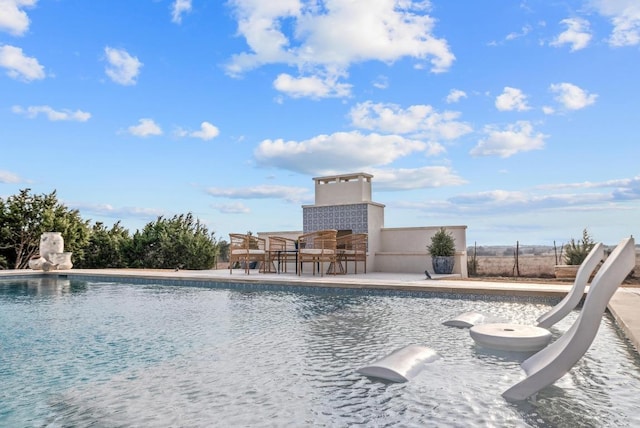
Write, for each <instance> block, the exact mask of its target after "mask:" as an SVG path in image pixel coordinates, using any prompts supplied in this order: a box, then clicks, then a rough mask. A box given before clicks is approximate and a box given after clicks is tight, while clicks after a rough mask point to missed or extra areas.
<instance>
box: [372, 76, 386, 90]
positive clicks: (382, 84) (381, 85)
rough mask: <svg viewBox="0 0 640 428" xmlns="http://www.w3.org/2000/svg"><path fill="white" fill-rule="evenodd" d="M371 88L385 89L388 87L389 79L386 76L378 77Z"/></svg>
mask: <svg viewBox="0 0 640 428" xmlns="http://www.w3.org/2000/svg"><path fill="white" fill-rule="evenodd" d="M373 87H374V88H378V89H387V88H388V87H389V78H388V77H387V76H378V77H376V80H374V81H373Z"/></svg>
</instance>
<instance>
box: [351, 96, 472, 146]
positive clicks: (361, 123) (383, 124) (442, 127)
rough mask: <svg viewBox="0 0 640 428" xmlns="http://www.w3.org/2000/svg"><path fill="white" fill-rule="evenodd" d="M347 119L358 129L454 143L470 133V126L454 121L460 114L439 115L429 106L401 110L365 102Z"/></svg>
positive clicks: (447, 112)
mask: <svg viewBox="0 0 640 428" xmlns="http://www.w3.org/2000/svg"><path fill="white" fill-rule="evenodd" d="M349 116H350V118H351V123H352V125H353V126H355V127H357V128H362V129H369V130H374V131H381V132H391V133H397V134H415V133H422V134H425V135H426V136H427V137H428V138H431V139H434V140H439V139H444V140H454V139H456V138H459V137H460V136H462V135H465V134H468V133H469V132H471V131H472V128H471V126H469V125H468V124H466V123H464V122H460V121H458V120H457V119H458V118H459V117H460V113H459V112H453V111H444V112H442V113H439V112H437V111H436V110H435V109H434V108H433V107H432V106H430V105H422V104H418V105H413V106H409V107H408V108H406V109H403V108H401V107H400V106H398V105H396V104H384V103H373V102H371V101H366V102H363V103H359V104H356V105H355V106H354V107H352V108H351V111H350V112H349ZM440 149H442V147H440ZM434 154H435V153H434Z"/></svg>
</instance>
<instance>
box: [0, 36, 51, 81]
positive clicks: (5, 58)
mask: <svg viewBox="0 0 640 428" xmlns="http://www.w3.org/2000/svg"><path fill="white" fill-rule="evenodd" d="M0 67H4V68H6V69H7V75H8V76H9V77H11V78H12V79H18V80H23V81H25V82H30V81H32V80H38V79H44V77H45V75H44V67H42V66H41V65H40V64H39V63H38V60H37V59H35V58H32V57H28V56H25V55H24V54H23V53H22V49H21V48H17V47H15V46H11V45H3V46H0Z"/></svg>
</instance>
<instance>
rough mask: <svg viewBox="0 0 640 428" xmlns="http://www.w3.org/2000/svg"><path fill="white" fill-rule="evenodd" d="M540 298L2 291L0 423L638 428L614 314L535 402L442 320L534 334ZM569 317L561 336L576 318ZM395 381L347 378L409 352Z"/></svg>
mask: <svg viewBox="0 0 640 428" xmlns="http://www.w3.org/2000/svg"><path fill="white" fill-rule="evenodd" d="M548 308H549V304H545V303H530V302H529V303H527V302H514V301H503V302H500V301H491V302H488V301H481V300H464V299H451V298H441V297H429V298H416V297H403V296H399V295H395V296H384V295H366V294H356V293H353V292H350V293H348V292H346V291H340V290H333V291H331V292H327V291H326V290H325V291H323V292H314V291H313V290H310V291H308V292H300V291H295V292H292V291H286V290H283V289H274V290H268V289H266V290H238V289H233V288H205V287H186V286H175V285H173V286H165V285H153V284H127V283H112V282H87V281H70V280H66V279H59V280H57V281H54V280H40V279H30V280H18V281H15V280H12V281H6V280H3V281H0V385H1V388H0V426H2V427H5V426H7V427H32V426H37V427H67V426H95V427H128V426H136V427H167V426H174V427H177V426H189V427H210V426H224V427H226V426H273V427H283V426H290V427H300V426H328V427H343V426H352V425H360V426H375V427H378V426H403V427H411V426H415V427H423V426H438V427H462V426H463V427H474V426H478V427H489V426H500V427H502V426H510V427H546V426H553V427H558V426H566V427H575V426H582V427H589V426H594V427H601V426H610V427H621V426H630V427H633V426H640V416H639V414H638V412H637V406H638V397H640V359H639V358H638V355H637V353H636V352H635V351H634V350H633V349H632V347H631V346H630V345H629V344H628V342H627V341H626V340H625V338H624V337H623V336H622V334H621V333H620V332H619V331H618V330H617V328H616V327H615V326H614V324H613V323H612V321H611V320H610V319H609V318H606V317H605V318H604V319H603V322H602V326H601V329H600V332H599V333H598V336H597V338H596V340H595V342H594V344H593V346H592V347H591V349H590V350H589V351H588V353H587V355H586V356H585V357H584V358H583V359H582V360H581V361H580V362H579V363H578V365H577V366H576V367H575V368H574V369H573V370H572V371H571V372H570V373H569V374H568V375H567V376H565V377H563V378H562V379H560V380H559V381H558V382H556V384H555V385H554V386H553V387H550V388H547V389H545V390H543V391H542V392H541V393H540V394H538V397H537V400H536V402H526V403H520V404H513V403H508V402H506V401H504V400H503V399H502V397H501V396H500V394H501V393H502V392H503V391H504V390H505V389H507V388H508V387H509V386H511V385H512V384H514V383H515V382H517V381H519V380H520V379H522V378H523V373H522V372H521V370H520V367H519V363H520V362H521V361H523V359H524V358H525V357H526V355H521V354H513V353H512V354H509V353H496V352H492V351H488V350H483V349H481V348H478V347H476V346H475V344H474V343H473V340H471V338H470V337H469V333H468V330H463V329H456V328H450V327H444V326H442V325H441V323H442V321H444V320H446V319H448V318H451V317H452V316H454V315H456V314H458V313H460V312H463V311H467V310H476V311H480V312H484V313H490V314H493V315H495V316H497V317H502V318H504V319H506V320H513V321H515V322H521V323H531V322H532V321H533V320H534V319H535V318H536V317H537V316H538V315H539V314H540V313H541V312H543V311H545V310H546V309H548ZM576 316H577V313H572V314H570V316H569V317H568V318H567V319H565V320H563V321H562V322H561V323H559V325H558V326H557V328H556V329H554V330H553V333H554V336H555V337H557V336H559V335H560V334H561V333H562V332H564V331H565V330H566V329H567V328H568V327H569V326H570V325H571V323H572V322H573V321H574V320H575V318H576ZM412 343H414V344H423V345H426V346H429V347H432V348H434V349H436V350H437V351H438V352H439V353H440V354H441V355H442V358H441V359H440V360H439V361H437V362H435V363H432V364H430V365H429V366H428V367H427V368H426V369H425V370H424V371H423V372H422V373H421V374H420V375H419V376H417V377H416V378H415V379H413V380H412V381H411V382H408V383H404V384H388V383H382V382H377V381H373V380H370V379H367V378H365V377H362V376H361V375H359V374H358V373H356V369H357V368H359V367H360V366H363V365H365V364H367V363H370V362H371V361H373V360H375V359H378V358H380V357H383V356H385V355H387V354H388V353H390V352H391V351H393V350H395V349H397V348H399V347H403V346H405V345H408V344H412Z"/></svg>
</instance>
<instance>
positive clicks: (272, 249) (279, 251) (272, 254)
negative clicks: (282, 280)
mask: <svg viewBox="0 0 640 428" xmlns="http://www.w3.org/2000/svg"><path fill="white" fill-rule="evenodd" d="M268 242H269V243H268V247H269V250H268V261H267V265H268V267H269V271H270V272H271V268H272V267H273V268H274V270H275V272H277V273H280V271H281V270H282V271H283V272H285V273H286V272H287V264H288V262H290V261H293V262H296V260H298V248H297V243H296V240H295V239H290V238H285V237H282V236H269V238H268ZM276 263H277V265H276ZM281 267H282V269H281Z"/></svg>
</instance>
